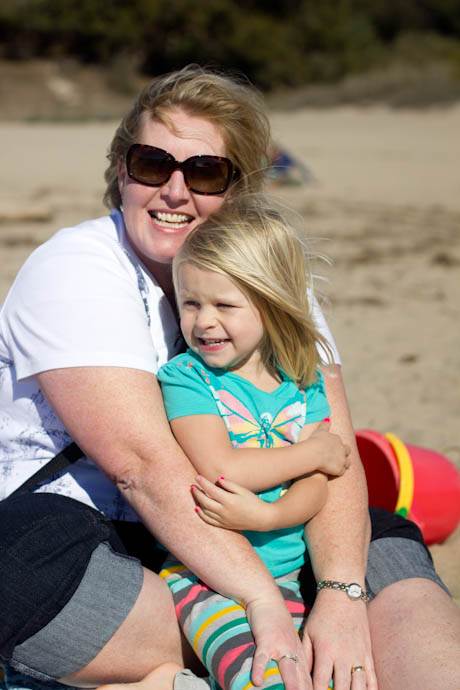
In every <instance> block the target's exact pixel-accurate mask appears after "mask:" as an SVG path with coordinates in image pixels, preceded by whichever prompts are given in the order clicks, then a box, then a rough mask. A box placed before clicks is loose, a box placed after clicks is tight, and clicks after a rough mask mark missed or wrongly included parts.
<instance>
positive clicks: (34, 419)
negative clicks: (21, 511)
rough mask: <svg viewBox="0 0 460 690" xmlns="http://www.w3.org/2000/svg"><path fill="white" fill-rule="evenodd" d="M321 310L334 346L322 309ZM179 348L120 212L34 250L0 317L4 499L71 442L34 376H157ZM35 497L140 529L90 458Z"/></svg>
mask: <svg viewBox="0 0 460 690" xmlns="http://www.w3.org/2000/svg"><path fill="white" fill-rule="evenodd" d="M314 310H315V318H316V320H317V323H318V327H319V329H320V330H321V332H322V333H323V335H325V337H326V338H327V339H328V341H329V342H330V343H331V344H332V346H333V340H332V338H331V335H330V333H329V330H328V328H327V325H326V322H325V320H324V317H323V315H322V313H321V311H320V310H319V307H318V305H317V304H316V303H315V305H314ZM181 346H182V341H181V337H180V331H179V328H178V325H177V323H176V320H175V317H174V314H173V311H172V309H171V307H170V305H169V302H168V300H167V299H166V297H165V295H164V293H163V291H162V290H161V288H160V287H159V285H158V284H157V283H156V281H155V280H154V279H153V278H152V276H151V275H150V273H149V272H148V271H147V269H146V268H145V266H144V265H143V264H142V262H141V261H140V260H139V259H138V258H137V256H136V254H135V253H134V252H133V250H132V248H131V246H130V244H129V241H128V239H127V235H126V230H125V226H124V222H123V215H122V213H121V212H120V211H118V210H114V211H112V213H111V214H110V216H104V217H103V218H98V219H96V220H91V221H87V222H85V223H82V224H80V225H78V226H76V227H73V228H64V229H63V230H60V231H59V232H58V233H56V235H54V236H53V237H52V238H51V239H50V240H48V241H47V242H45V244H43V245H42V246H41V247H39V248H38V249H36V250H35V251H34V252H33V253H32V254H31V256H30V257H29V258H28V260H27V261H26V263H25V264H24V266H23V267H22V269H21V271H20V272H19V274H18V276H17V278H16V280H15V282H14V284H13V286H12V288H11V291H10V293H9V295H8V296H7V298H6V300H5V303H4V305H3V307H2V310H1V311H0V499H2V498H5V497H6V496H8V495H9V494H10V493H11V492H12V491H14V489H15V488H16V487H18V486H20V485H21V484H22V483H23V482H24V481H25V480H26V479H27V478H28V477H30V476H31V475H32V474H34V473H35V472H36V471H37V470H38V469H39V468H40V467H42V466H43V465H44V464H46V462H48V461H49V460H50V459H51V458H52V457H54V456H55V455H56V454H57V453H59V451H61V450H62V449H63V448H65V447H66V446H67V445H69V443H71V442H72V439H71V438H70V436H69V434H68V433H67V431H66V429H65V428H64V427H63V425H62V424H61V422H60V421H59V419H58V418H57V417H56V415H55V414H54V412H53V410H52V408H51V407H50V405H49V404H48V402H47V401H46V400H45V398H44V396H43V394H42V393H41V391H40V389H39V388H38V386H37V384H36V383H35V381H34V379H33V378H32V377H33V376H34V375H35V374H37V373H39V372H42V371H46V370H48V369H58V368H65V367H79V366H115V367H129V368H133V369H141V370H143V371H148V372H150V373H152V374H155V373H156V372H157V371H158V369H159V367H160V366H161V365H162V364H164V363H165V362H167V361H168V360H169V359H171V357H173V356H174V355H176V354H177V353H178V352H179V351H180V349H181ZM337 361H338V355H337ZM107 404H108V405H110V400H108V401H107ZM126 422H127V424H129V412H128V411H127V416H126ZM38 491H50V492H53V493H59V494H62V495H65V496H70V497H72V498H75V499H77V500H79V501H82V502H83V503H86V504H88V505H90V506H92V507H94V508H97V509H98V510H100V511H101V512H103V513H104V514H105V515H106V516H107V517H109V518H112V519H117V520H136V519H137V518H136V515H135V513H134V511H132V509H131V508H130V507H129V506H128V505H127V504H126V503H125V501H124V499H123V498H122V497H121V495H120V493H119V492H118V490H117V489H116V487H115V486H114V485H113V484H111V483H110V482H109V480H108V479H106V478H105V476H104V475H103V474H102V472H100V471H99V469H98V468H97V467H96V465H95V464H94V463H93V462H92V461H91V460H90V459H89V458H82V459H81V460H79V461H78V462H76V463H75V464H73V465H72V466H71V467H70V468H69V469H68V470H66V471H64V473H63V474H62V475H61V476H58V477H57V478H55V479H54V480H53V481H48V482H47V483H45V484H44V485H42V486H41V487H40V488H39V489H38Z"/></svg>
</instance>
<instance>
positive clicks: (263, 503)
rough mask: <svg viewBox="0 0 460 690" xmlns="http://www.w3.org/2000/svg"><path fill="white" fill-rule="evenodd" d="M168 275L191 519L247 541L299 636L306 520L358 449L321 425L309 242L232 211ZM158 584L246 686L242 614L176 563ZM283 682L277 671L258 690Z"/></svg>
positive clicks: (210, 224) (165, 383)
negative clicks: (178, 347)
mask: <svg viewBox="0 0 460 690" xmlns="http://www.w3.org/2000/svg"><path fill="white" fill-rule="evenodd" d="M173 274H174V285H175V289H176V298H177V304H178V308H179V313H180V320H181V329H182V333H183V335H184V338H185V340H186V342H187V345H188V346H189V349H188V350H187V352H186V353H185V354H183V355H179V356H177V357H175V358H174V359H173V360H171V361H170V362H168V363H167V364H166V365H164V366H163V367H162V368H161V369H160V371H159V374H158V377H159V379H160V381H161V385H162V392H163V397H164V403H165V408H166V411H167V414H168V417H169V420H170V424H171V427H172V430H173V432H174V435H175V437H176V439H177V440H178V442H179V443H180V445H181V446H182V448H183V449H184V451H185V452H186V454H187V455H188V457H189V458H190V460H191V461H192V463H193V464H194V466H195V468H196V470H197V472H198V473H199V476H198V477H197V480H196V485H195V486H193V487H192V492H193V496H194V498H195V500H196V504H197V507H196V512H197V513H198V516H199V518H201V519H202V520H204V521H206V522H208V523H209V524H211V525H214V526H218V527H224V528H228V529H238V530H244V533H245V535H246V537H247V538H248V539H249V541H250V542H251V543H252V545H253V546H254V548H255V549H256V551H257V552H258V554H259V556H260V557H261V558H262V560H263V561H264V562H265V563H266V565H267V567H268V568H269V569H270V571H271V573H272V575H273V576H274V577H275V578H277V581H278V584H279V586H280V589H281V591H282V593H283V596H284V598H285V600H286V605H287V606H288V608H289V610H290V611H291V613H292V615H293V618H294V622H295V625H296V627H297V628H298V629H299V630H300V629H301V627H302V624H303V622H304V620H305V606H304V604H303V602H302V599H301V596H300V593H299V584H298V582H297V572H298V569H299V568H300V566H301V565H302V564H303V563H304V557H305V556H304V554H305V542H304V539H303V527H304V523H305V522H306V521H307V520H309V519H310V518H311V517H312V516H313V515H315V514H316V513H317V512H318V511H319V510H320V509H321V508H322V506H323V505H324V502H325V500H326V496H327V481H328V479H327V475H341V474H342V473H343V472H344V471H345V469H346V468H347V466H348V460H347V455H348V452H349V449H348V448H346V447H344V446H343V444H342V443H341V441H340V439H339V438H338V437H337V436H335V435H333V434H330V433H329V432H328V430H327V425H326V424H324V423H321V422H322V420H324V419H325V418H327V416H328V414H329V406H328V403H327V400H326V396H325V393H324V388H323V378H322V375H321V373H320V372H319V371H318V366H319V364H320V358H319V354H318V346H319V347H320V348H321V347H322V348H323V350H325V351H326V352H327V350H328V348H327V345H326V344H325V342H324V341H323V339H322V338H321V336H320V335H319V334H318V333H317V331H316V329H315V325H314V323H313V320H312V316H311V314H310V308H309V301H308V296H307V289H308V287H309V286H308V284H307V282H308V279H307V276H308V265H307V258H306V252H305V248H304V245H303V243H302V241H301V240H300V239H299V237H298V236H297V235H296V233H295V231H294V230H293V228H292V227H291V226H290V225H289V224H288V223H287V222H286V221H285V220H284V219H283V218H282V217H281V216H280V214H279V212H278V211H275V210H270V209H267V208H266V206H264V207H262V206H261V205H259V204H258V203H256V202H255V201H254V200H252V201H249V202H246V203H245V204H241V203H239V204H238V205H236V204H234V203H232V204H229V207H228V209H227V210H226V211H225V212H222V213H221V214H220V215H219V216H214V217H213V218H212V219H211V220H209V221H207V222H205V223H204V224H202V225H200V226H199V227H198V228H197V229H196V230H194V231H193V232H192V233H191V234H190V235H189V236H188V237H187V239H186V241H185V242H184V244H183V245H182V247H181V249H180V250H179V253H178V254H177V256H176V258H175V259H174V263H173ZM286 453H290V454H291V458H292V454H296V463H297V465H296V466H297V468H298V469H297V472H296V474H295V476H292V475H288V476H287V475H286V468H285V465H284V463H283V458H285V457H286ZM290 466H291V467H292V464H291V463H290ZM226 476H229V477H231V478H232V481H229V480H227V479H225V478H224V477H226ZM290 480H296V481H294V483H292V485H290V486H289V482H290ZM161 575H162V576H163V577H164V578H165V579H166V581H167V582H168V584H169V586H170V587H171V590H172V592H173V596H174V601H175V606H176V611H177V614H178V617H179V620H180V623H181V626H182V629H183V631H184V633H185V635H186V636H187V638H188V639H189V641H190V643H191V645H192V647H193V649H194V650H195V652H196V653H197V654H198V656H199V658H200V659H201V660H202V662H203V664H204V665H205V666H206V668H207V669H208V670H209V672H210V674H211V677H212V678H213V679H214V681H215V682H216V683H217V684H218V686H220V687H221V688H225V690H230V689H231V690H242V689H243V688H246V687H247V686H248V684H250V678H251V666H252V657H253V653H254V643H253V637H252V634H251V631H250V627H249V625H248V622H247V619H246V617H245V612H244V610H243V608H242V607H241V606H240V605H239V604H237V603H236V602H233V601H230V600H228V599H226V598H225V597H223V596H221V595H219V594H216V593H215V592H213V591H211V590H209V589H208V588H207V587H206V585H204V584H203V583H201V582H199V581H198V579H197V578H196V577H195V576H194V575H193V573H191V572H190V571H188V570H187V569H186V567H185V566H184V565H182V564H180V563H177V562H174V561H172V560H170V561H169V562H167V564H166V565H165V568H164V570H163V571H162V573H161ZM283 659H284V661H283V663H295V662H296V657H295V656H293V655H289V654H285V655H284V656H283V657H282V658H281V659H280V660H279V661H280V663H281V662H282V660H283ZM280 684H281V678H280V675H279V670H278V664H277V663H276V662H274V661H272V662H270V663H269V665H268V667H267V671H266V674H265V682H264V686H263V687H269V686H272V687H273V686H280Z"/></svg>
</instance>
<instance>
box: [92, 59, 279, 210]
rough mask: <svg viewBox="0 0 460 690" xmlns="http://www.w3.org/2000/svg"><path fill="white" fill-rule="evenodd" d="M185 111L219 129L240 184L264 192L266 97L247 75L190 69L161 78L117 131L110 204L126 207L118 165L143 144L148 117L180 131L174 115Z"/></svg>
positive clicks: (149, 86)
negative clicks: (172, 117) (175, 127)
mask: <svg viewBox="0 0 460 690" xmlns="http://www.w3.org/2000/svg"><path fill="white" fill-rule="evenodd" d="M175 108H180V109H181V110H183V111H185V112H186V113H187V114H188V115H191V116H193V117H201V118H204V119H205V120H208V121H209V122H211V123H212V124H213V125H215V126H216V127H217V129H218V130H219V132H220V133H221V135H222V137H223V139H224V143H225V148H226V151H225V155H226V156H227V157H228V158H230V159H231V160H232V162H233V164H234V165H235V166H236V168H237V170H238V173H239V174H238V175H237V176H236V178H235V180H236V182H235V184H237V185H238V188H239V189H240V190H241V191H248V190H249V191H251V192H254V191H258V190H260V189H261V188H262V185H263V182H264V179H265V174H266V171H267V168H268V166H269V164H270V145H271V142H270V125H269V122H268V117H267V115H266V112H265V105H264V102H263V99H262V96H261V95H260V94H259V92H258V91H257V90H256V89H255V87H253V86H252V85H251V84H250V83H249V82H248V81H247V80H245V79H244V78H243V77H242V75H238V76H236V75H230V74H227V73H223V72H220V71H217V70H211V69H204V68H202V67H199V66H198V65H188V66H187V67H184V68H183V69H181V70H179V71H176V72H171V73H170V74H166V75H163V76H160V77H156V78H155V79H153V80H152V81H151V82H150V83H149V84H147V85H146V86H145V87H144V88H143V89H142V91H141V92H140V94H139V96H138V97H137V99H136V101H135V103H134V105H133V107H132V108H131V110H130V111H129V112H128V113H127V115H126V116H125V117H124V118H123V120H122V121H121V123H120V126H119V127H118V129H117V131H116V132H115V136H114V138H113V140H112V143H111V145H110V149H109V153H108V155H107V158H108V159H109V167H108V168H107V170H106V171H105V180H106V182H107V188H106V191H105V194H104V203H105V204H106V206H108V207H109V208H112V207H113V208H120V206H121V195H120V191H119V189H118V164H119V162H120V161H124V159H125V156H126V152H127V151H128V149H129V147H130V146H131V145H132V144H135V143H139V136H140V132H141V129H142V126H143V122H144V119H143V118H144V113H147V116H150V117H151V118H152V119H153V120H157V121H159V122H161V123H163V124H165V125H166V126H167V127H168V128H169V129H170V130H171V131H173V132H174V123H173V121H172V119H171V118H170V114H171V111H172V110H174V109H175Z"/></svg>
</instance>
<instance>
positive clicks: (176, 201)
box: [118, 109, 226, 275]
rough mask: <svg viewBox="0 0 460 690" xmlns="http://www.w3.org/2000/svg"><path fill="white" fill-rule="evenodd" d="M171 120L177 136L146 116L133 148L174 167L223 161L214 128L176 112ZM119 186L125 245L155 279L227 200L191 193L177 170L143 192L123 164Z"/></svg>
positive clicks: (220, 195)
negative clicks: (163, 156)
mask: <svg viewBox="0 0 460 690" xmlns="http://www.w3.org/2000/svg"><path fill="white" fill-rule="evenodd" d="M169 115H170V117H171V120H172V121H173V124H174V127H175V129H176V131H177V134H173V133H172V132H171V131H170V130H169V129H168V128H167V127H166V125H164V124H163V123H161V122H158V121H156V120H152V119H151V118H150V116H149V115H148V114H147V113H144V116H143V118H144V122H143V126H142V128H141V131H140V136H139V139H138V142H137V143H139V144H148V145H149V146H157V147H159V148H162V149H164V150H165V151H168V152H169V153H171V154H172V155H173V156H174V158H175V159H176V160H178V161H183V160H185V159H186V158H189V157H190V156H196V155H203V154H207V155H213V156H225V155H226V151H225V145H224V140H223V137H222V135H221V133H220V131H219V129H218V128H217V127H216V126H215V125H214V124H212V123H211V122H209V121H208V120H205V119H203V118H201V117H193V116H191V115H187V113H185V112H184V111H183V110H180V109H175V110H173V111H171V112H170V113H169ZM118 184H119V188H120V193H121V197H122V201H123V216H124V219H125V224H126V230H127V233H128V237H129V240H130V242H131V245H132V247H133V249H134V251H135V252H136V254H137V255H138V256H139V258H140V259H141V260H142V261H143V262H144V264H145V265H146V266H147V268H148V269H149V270H150V271H151V272H152V273H153V275H155V274H156V273H158V272H161V271H162V269H164V268H165V266H164V265H165V264H170V263H171V262H172V260H173V258H174V256H175V255H176V253H177V251H178V250H179V248H180V246H181V244H182V243H183V241H184V239H185V238H186V237H187V235H188V234H189V232H190V231H191V230H192V229H193V228H194V227H195V226H197V225H199V224H200V223H202V222H203V221H205V220H206V219H207V218H208V216H210V215H211V214H212V213H214V212H215V211H217V210H218V209H219V208H220V206H221V205H222V203H223V201H224V196H225V194H219V195H217V196H204V195H200V194H196V193H194V192H190V191H189V190H188V189H187V187H186V185H185V181H184V176H183V173H182V171H181V170H175V171H174V172H173V174H172V175H171V177H170V178H169V180H168V181H167V182H165V183H164V184H163V185H162V186H161V187H147V186H145V185H143V184H139V183H138V182H135V181H134V180H133V179H132V178H130V177H129V176H128V174H127V172H126V165H125V163H124V162H123V163H122V164H120V165H119V171H118ZM159 264H160V265H159Z"/></svg>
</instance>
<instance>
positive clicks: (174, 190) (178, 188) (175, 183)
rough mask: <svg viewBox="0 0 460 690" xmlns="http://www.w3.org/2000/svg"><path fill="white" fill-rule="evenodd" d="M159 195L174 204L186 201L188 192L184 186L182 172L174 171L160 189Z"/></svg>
mask: <svg viewBox="0 0 460 690" xmlns="http://www.w3.org/2000/svg"><path fill="white" fill-rule="evenodd" d="M161 195H162V196H163V197H166V196H167V197H168V198H169V199H171V201H174V202H175V203H177V202H179V201H184V200H187V199H188V197H189V196H190V192H189V190H188V189H187V185H186V184H185V179H184V174H183V172H182V170H175V171H174V172H173V173H172V175H171V177H170V178H169V180H168V181H167V182H165V183H164V185H163V186H162V187H161Z"/></svg>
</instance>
